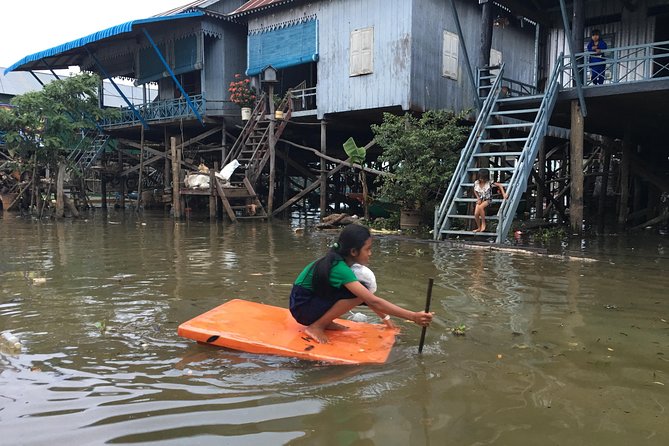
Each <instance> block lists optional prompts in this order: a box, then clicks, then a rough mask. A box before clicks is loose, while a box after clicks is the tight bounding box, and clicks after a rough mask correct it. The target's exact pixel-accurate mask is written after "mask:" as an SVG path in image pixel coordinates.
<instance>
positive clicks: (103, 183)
mask: <svg viewBox="0 0 669 446" xmlns="http://www.w3.org/2000/svg"><path fill="white" fill-rule="evenodd" d="M100 199H101V202H100V207H101V208H102V209H107V176H106V175H105V174H104V173H103V172H100Z"/></svg>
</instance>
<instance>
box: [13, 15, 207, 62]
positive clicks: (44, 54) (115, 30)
mask: <svg viewBox="0 0 669 446" xmlns="http://www.w3.org/2000/svg"><path fill="white" fill-rule="evenodd" d="M202 15H204V12H202V11H193V12H184V13H179V14H173V15H169V16H161V17H149V18H147V19H139V20H131V21H130V22H126V23H122V24H120V25H116V26H112V27H111V28H107V29H103V30H102V31H98V32H96V33H93V34H90V35H88V36H86V37H81V38H79V39H76V40H73V41H71V42H67V43H64V44H62V45H58V46H55V47H53V48H49V49H48V50H44V51H40V52H38V53H35V54H31V55H29V56H26V57H24V58H23V59H21V60H19V61H18V62H16V63H15V64H14V65H12V66H11V67H9V68H7V69H6V70H5V74H7V73H9V72H10V71H14V70H16V69H17V68H25V69H27V70H32V69H47V68H54V69H58V68H67V66H69V65H74V64H70V63H69V62H67V61H63V62H62V63H63V64H64V66H57V65H53V64H49V65H48V66H44V64H35V63H34V62H39V61H41V60H43V59H48V58H53V57H55V56H59V55H61V54H64V53H67V52H69V51H72V50H76V49H79V48H83V47H84V46H85V45H87V44H89V43H93V42H98V41H100V40H104V39H107V38H110V37H114V36H118V35H120V34H125V33H129V32H131V31H132V30H133V28H134V27H135V26H138V25H145V24H147V23H155V22H164V21H168V20H178V19H187V18H191V17H199V16H202ZM37 65H41V66H37Z"/></svg>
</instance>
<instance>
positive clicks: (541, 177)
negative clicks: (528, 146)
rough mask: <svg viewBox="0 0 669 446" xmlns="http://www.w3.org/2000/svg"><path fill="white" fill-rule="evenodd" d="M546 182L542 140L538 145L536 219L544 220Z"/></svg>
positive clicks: (544, 150)
mask: <svg viewBox="0 0 669 446" xmlns="http://www.w3.org/2000/svg"><path fill="white" fill-rule="evenodd" d="M545 182H546V146H545V145H544V139H543V138H542V139H541V142H540V143H539V154H538V161H537V178H536V179H535V184H536V186H537V188H536V192H537V196H536V202H535V206H536V217H537V218H538V219H541V218H544V184H545Z"/></svg>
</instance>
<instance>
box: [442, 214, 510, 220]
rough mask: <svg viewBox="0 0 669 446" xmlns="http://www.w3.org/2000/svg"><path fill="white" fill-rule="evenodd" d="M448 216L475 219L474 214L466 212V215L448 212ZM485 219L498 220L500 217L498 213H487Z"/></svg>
mask: <svg viewBox="0 0 669 446" xmlns="http://www.w3.org/2000/svg"><path fill="white" fill-rule="evenodd" d="M446 217H448V218H465V219H467V220H473V219H474V216H473V215H469V214H464V215H460V214H448V215H447V216H446ZM485 219H486V220H493V221H497V220H499V217H498V216H497V215H486V217H485Z"/></svg>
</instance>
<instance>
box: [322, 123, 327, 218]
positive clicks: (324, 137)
mask: <svg viewBox="0 0 669 446" xmlns="http://www.w3.org/2000/svg"><path fill="white" fill-rule="evenodd" d="M326 145H327V124H326V122H325V120H324V119H322V120H321V154H323V155H325V154H326V152H327V149H326ZM325 169H326V166H325V158H323V157H321V178H320V183H321V185H320V191H321V201H320V212H321V218H323V217H325V209H326V208H327V205H328V203H327V200H328V179H327V175H326V171H325Z"/></svg>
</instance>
